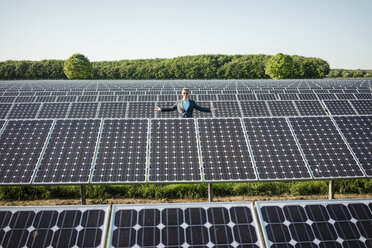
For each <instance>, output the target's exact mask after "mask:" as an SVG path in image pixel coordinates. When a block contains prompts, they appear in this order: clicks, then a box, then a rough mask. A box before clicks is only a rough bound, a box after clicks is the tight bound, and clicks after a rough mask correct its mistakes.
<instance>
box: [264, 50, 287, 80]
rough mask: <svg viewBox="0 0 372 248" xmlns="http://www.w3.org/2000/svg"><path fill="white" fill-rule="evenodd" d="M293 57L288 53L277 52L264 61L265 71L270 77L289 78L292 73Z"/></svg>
mask: <svg viewBox="0 0 372 248" xmlns="http://www.w3.org/2000/svg"><path fill="white" fill-rule="evenodd" d="M293 66H294V63H293V59H292V57H291V56H289V55H285V54H282V53H278V54H276V55H275V56H273V57H271V58H269V59H268V60H267V61H266V63H265V73H266V74H267V75H269V76H270V77H271V78H272V79H283V78H289V77H290V76H291V75H292V73H293Z"/></svg>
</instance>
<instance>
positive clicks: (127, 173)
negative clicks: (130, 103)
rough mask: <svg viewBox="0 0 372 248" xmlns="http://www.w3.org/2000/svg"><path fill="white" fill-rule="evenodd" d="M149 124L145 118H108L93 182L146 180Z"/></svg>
mask: <svg viewBox="0 0 372 248" xmlns="http://www.w3.org/2000/svg"><path fill="white" fill-rule="evenodd" d="M148 126H149V121H148V120H144V119H132V120H130V119H129V120H115V119H114V120H108V119H106V120H104V123H103V130H102V134H101V139H100V144H99V148H98V152H97V155H96V161H95V167H94V169H93V176H92V180H91V181H92V182H94V183H108V182H120V183H126V182H131V183H134V182H141V183H144V182H145V181H146V163H147V139H148V137H147V133H148Z"/></svg>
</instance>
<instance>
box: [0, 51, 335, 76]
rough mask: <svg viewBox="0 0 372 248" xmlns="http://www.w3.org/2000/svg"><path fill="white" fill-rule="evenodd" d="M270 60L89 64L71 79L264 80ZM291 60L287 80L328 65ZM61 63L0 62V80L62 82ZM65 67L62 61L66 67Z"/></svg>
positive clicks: (206, 58) (225, 57)
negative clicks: (85, 71) (290, 72)
mask: <svg viewBox="0 0 372 248" xmlns="http://www.w3.org/2000/svg"><path fill="white" fill-rule="evenodd" d="M81 56H83V55H81ZM270 57H272V56H269V55H264V54H258V55H222V54H217V55H197V56H184V57H177V58H173V59H137V60H120V61H99V62H92V63H90V65H91V74H89V73H87V74H83V75H80V74H79V73H76V74H79V75H75V74H74V75H72V76H73V78H86V76H87V77H88V78H89V77H90V76H91V77H92V78H93V79H266V78H269V76H268V75H266V73H265V64H266V62H267V61H268V60H269V58H270ZM291 57H292V59H293V63H294V67H293V68H294V69H293V71H292V74H291V75H289V76H288V78H322V77H324V76H325V75H327V74H328V72H329V65H328V63H327V62H326V61H324V60H321V59H317V58H305V57H302V56H297V55H294V56H291ZM88 61H89V60H88ZM64 63H65V62H64V61H62V60H42V61H12V60H8V61H5V62H0V80H13V79H66V75H65V73H64ZM69 63H70V62H68V61H66V64H67V65H68V64H69ZM65 67H66V66H65ZM87 67H89V66H88V63H87ZM65 69H67V67H66V68H65ZM68 70H69V69H68ZM70 76H71V75H70ZM72 76H71V77H69V78H72Z"/></svg>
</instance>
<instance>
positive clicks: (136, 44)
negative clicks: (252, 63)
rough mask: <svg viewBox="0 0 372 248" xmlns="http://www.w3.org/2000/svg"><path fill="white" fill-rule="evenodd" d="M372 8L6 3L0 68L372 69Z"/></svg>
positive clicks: (2, 0) (282, 1) (343, 0)
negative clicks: (227, 65)
mask: <svg viewBox="0 0 372 248" xmlns="http://www.w3.org/2000/svg"><path fill="white" fill-rule="evenodd" d="M371 13H372V0H308V1H301V0H257V1H256V0H225V1H222V0H183V1H181V0H156V1H155V0H105V1H102V0H64V1H57V0H32V1H30V0H0V61H5V60H42V59H62V60H65V59H67V58H68V57H70V56H71V55H72V54H74V53H82V54H84V55H85V56H87V57H88V58H89V60H90V61H113V60H122V59H148V58H174V57H179V56H186V55H200V54H226V55H234V54H242V55H244V54H270V55H275V54H277V53H284V54H289V55H301V56H305V57H317V58H321V59H324V60H326V61H327V62H328V63H329V64H330V67H331V68H343V69H372V14H371Z"/></svg>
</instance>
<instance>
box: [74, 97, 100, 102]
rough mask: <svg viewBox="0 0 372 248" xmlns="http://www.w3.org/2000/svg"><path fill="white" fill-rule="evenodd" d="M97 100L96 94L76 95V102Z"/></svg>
mask: <svg viewBox="0 0 372 248" xmlns="http://www.w3.org/2000/svg"><path fill="white" fill-rule="evenodd" d="M96 100H97V96H78V98H77V101H78V102H95V101H96Z"/></svg>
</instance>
